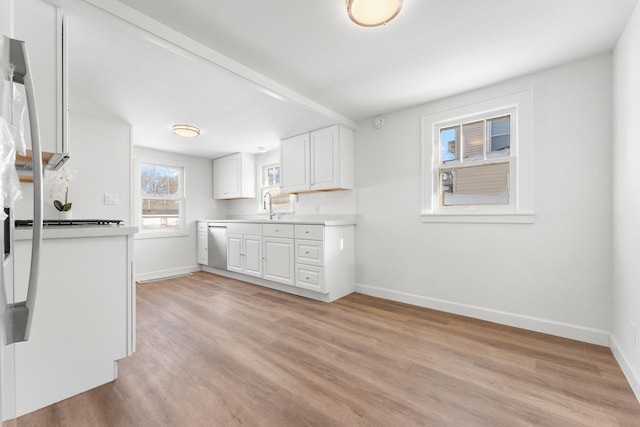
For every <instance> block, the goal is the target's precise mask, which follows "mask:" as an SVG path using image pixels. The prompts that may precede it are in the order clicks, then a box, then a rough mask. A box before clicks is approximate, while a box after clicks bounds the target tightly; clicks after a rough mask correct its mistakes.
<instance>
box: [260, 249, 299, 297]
mask: <svg viewBox="0 0 640 427" xmlns="http://www.w3.org/2000/svg"><path fill="white" fill-rule="evenodd" d="M262 244H263V250H264V275H263V278H264V279H266V280H271V281H274V282H278V283H282V284H285V285H290V286H293V285H294V279H295V277H294V269H293V265H294V262H293V261H294V245H293V239H285V238H280V237H263V238H262Z"/></svg>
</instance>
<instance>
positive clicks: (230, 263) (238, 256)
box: [227, 232, 243, 273]
mask: <svg viewBox="0 0 640 427" xmlns="http://www.w3.org/2000/svg"><path fill="white" fill-rule="evenodd" d="M227 270H229V271H235V272H236V273H242V272H243V270H242V235H241V234H230V233H229V232H227Z"/></svg>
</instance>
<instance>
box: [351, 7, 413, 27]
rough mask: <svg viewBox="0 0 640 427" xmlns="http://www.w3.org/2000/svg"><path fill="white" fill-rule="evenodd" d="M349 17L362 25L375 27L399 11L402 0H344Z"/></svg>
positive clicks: (387, 20)
mask: <svg viewBox="0 0 640 427" xmlns="http://www.w3.org/2000/svg"><path fill="white" fill-rule="evenodd" d="M346 1H347V13H348V14H349V18H351V20H352V21H353V22H355V23H356V24H358V25H362V26H363V27H377V26H378V25H384V24H386V23H387V22H389V21H391V20H392V19H393V18H395V17H396V15H397V14H398V13H399V12H400V9H401V8H402V0H346Z"/></svg>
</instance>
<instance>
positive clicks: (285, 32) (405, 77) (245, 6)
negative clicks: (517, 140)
mask: <svg viewBox="0 0 640 427" xmlns="http://www.w3.org/2000/svg"><path fill="white" fill-rule="evenodd" d="M69 1H71V0H69ZM87 1H88V2H90V3H93V4H94V5H97V6H100V7H102V8H104V9H106V10H108V11H110V12H111V13H116V12H114V11H124V12H126V13H124V14H125V15H126V16H125V18H126V19H128V20H130V21H134V22H135V23H136V24H138V25H140V24H141V23H142V20H141V19H140V17H139V16H138V15H137V13H135V12H134V11H131V9H129V8H128V7H126V6H130V7H131V8H134V9H136V10H137V11H139V12H142V13H143V14H145V15H147V16H148V17H151V18H153V19H154V20H156V21H159V22H160V23H162V24H164V25H166V26H168V27H170V28H172V29H174V30H177V31H178V32H179V33H182V34H184V35H186V36H188V38H190V39H192V40H193V41H197V42H199V43H200V44H202V45H204V46H206V47H208V48H210V49H212V50H214V51H217V52H218V53H220V54H222V55H224V56H226V57H228V58H230V59H231V60H234V61H237V63H240V64H244V65H245V66H247V67H249V68H250V69H251V70H253V71H254V72H257V73H253V74H251V73H250V72H248V73H247V72H240V73H237V72H236V73H230V72H229V71H227V70H225V69H224V68H222V67H219V66H216V65H213V64H211V63H209V62H207V61H206V60H203V59H201V58H198V57H197V56H195V55H190V54H187V53H185V52H184V51H183V50H181V49H177V48H175V47H174V48H172V49H170V50H168V49H166V48H167V47H168V46H169V47H171V46H172V45H171V44H170V43H166V42H159V41H158V39H157V38H154V37H150V36H146V35H144V34H145V33H144V32H142V31H139V30H136V29H134V28H133V27H132V26H129V25H120V24H118V23H117V21H116V20H114V19H112V18H110V17H107V16H106V15H105V16H99V17H97V15H96V14H95V13H89V12H90V10H89V9H90V8H89V7H84V6H83V7H75V8H74V7H71V8H70V9H71V10H70V13H69V14H70V21H71V23H70V29H69V34H70V48H69V51H70V57H69V64H70V66H69V70H70V91H71V100H70V103H71V105H70V107H71V109H72V110H75V111H85V112H87V113H100V114H109V115H112V116H115V117H119V118H120V119H123V120H125V121H127V122H128V123H130V124H131V125H132V126H133V127H134V136H135V140H134V143H136V144H139V145H145V146H151V147H155V148H159V149H163V150H169V151H182V152H188V153H191V154H197V155H201V156H206V157H217V156H219V155H221V154H225V153H229V152H234V151H252V152H256V150H257V147H258V146H265V147H267V148H269V149H272V148H275V147H276V146H277V141H278V139H279V138H281V137H286V136H290V135H294V134H296V133H300V132H303V131H305V130H310V129H314V128H318V127H322V126H325V125H328V124H331V123H334V122H336V121H342V122H344V123H348V122H349V119H351V120H355V121H359V120H363V119H366V118H369V117H372V116H375V115H379V114H384V113H388V112H391V111H396V110H399V109H402V108H405V107H408V106H412V105H417V104H421V103H424V102H427V101H430V100H434V99H438V98H441V97H444V96H448V95H452V94H454V93H460V92H464V91H467V90H471V89H474V88H477V87H481V86H486V85H488V84H492V83H495V82H498V81H502V80H505V79H508V78H512V77H516V76H519V75H523V74H526V73H530V72H533V71H537V70H540V69H544V68H548V67H552V66H555V65H558V64H562V63H566V62H569V61H572V60H575V59H579V58H583V57H588V56H591V55H595V54H598V53H602V52H607V51H610V50H611V49H612V48H613V46H614V45H615V42H616V40H617V39H618V37H619V35H620V33H621V31H622V29H623V28H624V25H625V23H626V20H627V19H628V17H629V16H630V14H631V12H632V10H633V8H634V6H635V4H636V2H637V0H615V1H611V0H531V1H525V0H404V6H403V9H402V11H401V12H400V14H399V15H398V17H397V18H396V19H395V20H393V21H392V22H390V23H388V24H387V25H386V26H383V27H377V28H363V27H358V26H356V25H354V24H353V23H351V22H350V21H349V19H348V17H347V15H346V12H345V6H344V0H315V1H313V0H305V1H292V0H269V1H264V0H243V1H228V0H227V1H220V0H180V1H175V0H121V2H120V3H118V2H117V1H115V0H87ZM123 4H124V5H125V7H123ZM74 5H75V3H74ZM129 11H131V13H129ZM116 14H120V13H116ZM150 22H151V21H150ZM146 24H148V22H147V23H146ZM149 25H151V24H149ZM149 25H147V27H148V26H149ZM143 26H144V25H143ZM165 38H166V37H165ZM176 40H177V39H176V37H173V40H170V41H171V42H173V43H175V42H176ZM177 44H179V45H180V44H182V46H185V45H188V43H187V44H185V43H177ZM200 56H202V55H200ZM223 59H224V58H223ZM222 62H224V61H222ZM232 62H233V61H232ZM222 65H223V66H224V65H225V64H222ZM225 67H226V68H229V67H228V66H225ZM231 68H233V67H231ZM236 71H237V67H236ZM238 74H240V76H239V75H238ZM247 77H248V78H247ZM251 80H253V82H258V84H255V83H252V82H251ZM264 81H266V82H267V83H268V84H262V83H264ZM269 82H272V83H273V84H269ZM265 87H266V88H268V89H270V91H271V92H276V93H280V94H281V95H284V97H283V98H280V99H276V98H274V97H273V96H270V95H269V94H268V92H270V91H265V90H264V88H265ZM292 94H293V95H292ZM296 95H299V96H296ZM300 100H302V101H300ZM305 101H309V102H305ZM322 107H326V108H327V109H329V110H332V111H328V110H326V109H323V108H322ZM333 112H335V113H337V114H335V113H333ZM341 116H343V117H342V118H343V120H341ZM176 122H188V123H192V124H195V125H197V126H199V127H201V128H202V129H203V133H202V135H201V136H200V137H198V138H196V139H191V140H185V139H180V138H178V137H175V136H173V135H171V134H170V133H169V132H168V129H169V127H170V125H171V124H172V123H176Z"/></svg>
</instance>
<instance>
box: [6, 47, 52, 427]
mask: <svg viewBox="0 0 640 427" xmlns="http://www.w3.org/2000/svg"><path fill="white" fill-rule="evenodd" d="M29 70H30V69H29V60H28V55H27V47H26V44H25V43H24V42H22V41H19V40H14V39H10V38H8V37H5V36H0V205H2V211H1V212H0V217H1V219H2V221H3V227H2V229H1V230H0V237H1V239H0V240H1V241H2V242H3V257H2V263H0V269H1V271H0V273H1V274H0V281H1V282H0V285H1V286H0V321H1V327H0V339H1V342H0V360H1V365H0V381H1V383H2V388H1V389H0V392H1V396H0V397H1V398H0V415H1V419H2V420H5V419H11V418H13V417H14V414H15V348H14V344H15V343H17V342H20V341H27V340H29V332H30V329H31V320H32V319H33V313H34V310H35V309H36V307H37V305H36V295H37V286H38V270H39V259H40V245H41V241H42V199H43V195H42V193H43V192H42V188H43V187H42V180H43V165H42V157H41V149H40V134H39V130H38V115H37V112H36V100H35V95H34V91H33V84H32V81H31V74H30V71H29ZM24 123H28V124H29V125H28V126H29V128H30V129H29V130H30V132H29V134H30V144H31V151H32V154H33V155H32V159H33V160H32V162H30V163H27V164H23V165H22V166H21V168H23V169H28V170H30V171H31V173H32V174H33V186H34V196H33V199H34V206H33V219H34V221H33V239H32V244H31V248H32V251H31V266H30V272H29V287H28V291H27V297H26V300H24V301H15V298H14V290H15V289H14V271H13V270H14V262H13V249H14V242H13V233H14V226H13V208H14V203H15V202H16V200H17V199H18V198H19V197H20V184H19V182H18V176H17V172H16V164H15V154H16V150H18V151H20V150H22V149H24V147H25V146H26V144H25V142H24V141H23V139H24V137H23V135H24V134H25V133H26V132H24V130H25V129H23V126H24Z"/></svg>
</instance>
